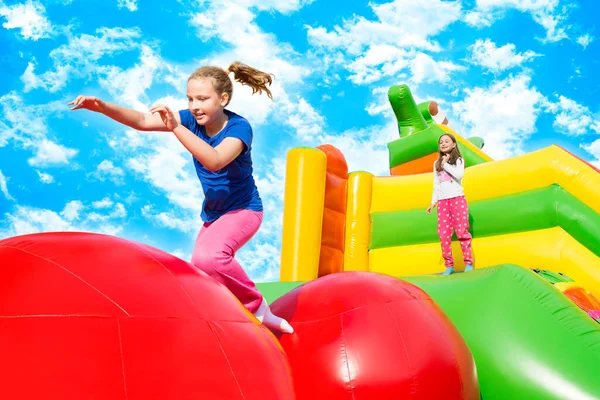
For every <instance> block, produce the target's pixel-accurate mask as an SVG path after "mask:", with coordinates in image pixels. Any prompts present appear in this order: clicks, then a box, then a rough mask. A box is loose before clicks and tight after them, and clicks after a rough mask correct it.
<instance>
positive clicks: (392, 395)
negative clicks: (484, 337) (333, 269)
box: [272, 272, 480, 400]
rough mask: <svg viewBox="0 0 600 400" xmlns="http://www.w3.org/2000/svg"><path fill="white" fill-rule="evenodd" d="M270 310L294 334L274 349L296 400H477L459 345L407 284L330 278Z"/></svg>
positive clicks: (366, 276)
mask: <svg viewBox="0 0 600 400" xmlns="http://www.w3.org/2000/svg"><path fill="white" fill-rule="evenodd" d="M458 295H460V294H458V293H457V296H458ZM272 310H273V312H274V313H275V314H276V315H279V316H281V317H283V318H286V319H287V320H288V321H290V323H291V324H292V326H293V327H294V329H295V333H294V334H293V335H283V336H281V338H280V341H281V344H282V345H283V348H284V349H285V351H286V353H287V355H288V358H289V362H290V365H291V367H292V375H293V378H294V385H295V389H296V398H297V399H298V400H318V399H324V400H325V399H340V400H343V399H349V400H350V399H352V400H364V399H369V400H371V399H377V400H384V399H412V400H415V399H420V400H431V399H444V400H459V399H460V400H463V399H464V400H479V398H480V396H479V385H478V382H477V376H476V370H475V362H474V360H473V356H472V355H471V352H470V350H469V348H468V347H467V345H466V343H465V341H464V340H463V338H462V336H461V335H460V333H459V332H458V330H457V329H456V328H455V327H454V325H453V324H452V322H451V321H450V320H449V319H448V318H447V317H446V314H444V312H443V311H442V310H441V309H440V308H439V307H438V305H437V304H436V303H434V301H433V300H432V299H431V298H430V297H429V296H428V295H427V293H425V292H424V291H423V290H421V289H419V288H418V287H416V286H414V285H412V284H411V283H408V282H405V281H402V280H400V279H396V278H393V277H390V276H386V275H380V274H376V273H368V272H343V273H337V274H331V275H327V276H325V277H322V278H319V279H317V280H314V281H311V282H308V283H306V284H304V285H302V286H299V287H297V288H296V289H294V290H292V291H291V292H289V293H287V294H285V295H284V296H282V297H281V298H279V299H277V300H276V301H275V302H273V304H272Z"/></svg>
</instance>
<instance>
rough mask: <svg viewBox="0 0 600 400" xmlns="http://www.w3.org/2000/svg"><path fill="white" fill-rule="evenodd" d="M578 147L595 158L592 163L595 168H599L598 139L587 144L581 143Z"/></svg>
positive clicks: (599, 140) (599, 141)
mask: <svg viewBox="0 0 600 400" xmlns="http://www.w3.org/2000/svg"><path fill="white" fill-rule="evenodd" d="M599 128H600V126H599ZM599 133H600V129H599ZM580 147H581V148H582V149H584V150H585V151H587V152H588V153H590V154H591V155H592V156H593V157H594V158H595V160H594V161H592V164H593V165H594V166H596V168H600V139H596V141H594V142H592V143H589V144H581V145H580Z"/></svg>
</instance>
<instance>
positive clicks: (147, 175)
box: [0, 0, 600, 281]
mask: <svg viewBox="0 0 600 400" xmlns="http://www.w3.org/2000/svg"><path fill="white" fill-rule="evenodd" d="M339 4H340V3H339V2H338V1H337V0H331V1H330V0H314V1H311V0H196V1H191V0H190V1H188V0H180V1H160V2H158V1H151V0H145V1H141V0H102V1H99V0H86V1H82V0H47V1H43V2H40V1H35V0H29V1H22V0H19V1H6V0H0V23H1V24H2V28H0V46H1V48H2V49H3V50H2V55H1V57H0V71H1V72H2V79H1V80H0V110H1V112H0V238H5V237H9V236H14V235H18V234H24V233H30V232H40V231H56V230H80V231H81V230H83V231H92V232H103V233H108V234H112V235H117V236H120V237H125V238H128V239H132V240H136V241H140V242H143V243H147V244H150V245H152V246H155V247H158V248H160V249H162V250H165V251H168V252H171V253H173V254H176V255H178V256H181V257H183V258H185V259H189V255H190V253H191V250H192V247H193V242H194V238H195V235H196V234H197V231H198V229H199V227H200V224H201V222H200V218H199V213H200V207H201V204H202V197H203V195H202V192H201V188H200V185H199V182H198V181H197V178H196V176H195V173H194V168H193V165H192V160H191V156H190V155H189V154H188V153H187V152H186V150H185V149H184V148H183V147H182V146H181V145H180V144H179V142H178V141H177V140H176V139H175V138H174V137H173V136H172V135H171V134H168V133H142V132H135V131H132V130H130V129H128V128H126V127H123V126H121V125H119V124H117V123H115V122H113V121H111V120H109V119H107V118H106V117H104V116H101V115H97V114H93V113H90V112H87V111H76V112H72V111H69V109H68V107H67V102H68V101H70V100H72V99H73V98H75V97H76V96H77V95H78V94H87V95H96V96H99V97H101V98H102V99H104V100H106V101H110V102H114V103H118V104H120V105H124V106H128V107H132V108H135V109H137V110H140V111H146V110H148V109H149V108H150V107H151V106H152V105H153V104H154V103H157V102H163V103H167V104H169V105H171V106H173V107H175V108H185V107H186V104H187V103H186V100H185V83H186V79H187V76H188V75H189V74H190V73H191V72H192V71H193V70H194V69H195V68H197V67H198V66H200V65H204V64H215V65H220V66H222V67H226V66H227V65H229V63H230V62H231V61H233V60H240V61H243V62H245V63H247V64H249V65H252V66H255V67H257V68H259V69H262V70H264V71H268V72H272V73H274V74H275V76H276V78H275V81H274V85H273V88H272V90H273V94H274V101H271V100H269V99H268V98H267V97H266V96H256V95H255V96H251V95H250V94H251V92H250V91H249V90H248V89H247V88H245V87H240V86H238V85H236V86H235V89H234V96H233V102H232V104H231V105H230V107H229V108H230V109H231V110H233V111H236V112H238V113H240V114H242V115H244V116H245V117H246V118H248V119H249V120H250V122H251V123H252V124H253V128H254V133H255V143H254V152H253V157H254V165H255V176H256V179H257V182H258V185H259V191H260V193H261V196H262V198H263V201H264V204H265V221H264V223H263V225H262V227H261V229H260V231H259V233H258V234H257V235H256V236H255V237H254V238H253V239H252V241H251V242H249V243H248V245H247V246H246V247H245V248H244V249H243V250H242V251H240V252H239V255H238V257H239V258H240V260H241V262H242V263H243V265H244V267H245V268H246V269H247V270H248V272H249V274H250V276H251V277H252V278H254V279H256V280H261V281H265V280H267V281H268V280H277V279H278V269H279V249H280V238H281V218H282V207H283V204H282V198H283V184H284V174H285V156H286V152H287V151H288V150H289V149H291V148H293V147H296V146H316V145H319V144H322V143H331V144H333V145H335V146H337V147H339V148H340V149H341V150H342V151H343V152H344V154H345V155H346V157H347V160H348V163H349V166H350V169H351V170H368V171H371V172H373V173H376V174H380V175H385V174H388V165H387V148H386V143H387V142H389V141H391V140H393V139H395V138H397V137H398V134H397V127H396V124H395V120H394V117H393V113H392V112H391V109H390V107H389V105H388V102H387V96H386V93H387V89H388V88H389V86H390V85H395V84H400V83H407V84H409V86H410V87H411V90H412V91H413V94H414V95H415V97H416V98H417V100H418V101H422V100H426V99H435V100H437V101H438V102H439V103H440V104H441V107H442V109H443V111H444V112H445V113H446V114H447V115H448V119H449V121H450V125H451V126H452V127H453V128H454V129H455V130H456V131H458V132H459V133H461V134H463V135H464V136H467V137H469V136H475V135H476V136H481V137H483V138H484V139H485V141H486V146H485V149H484V150H485V151H487V153H488V154H490V155H491V156H492V157H494V158H496V159H502V158H507V157H511V156H514V155H517V154H521V153H525V152H529V151H533V150H536V149H540V148H543V147H546V146H549V145H551V144H553V143H556V144H559V145H561V146H563V147H565V148H567V149H568V150H569V151H572V152H573V153H575V154H577V155H578V156H580V157H582V158H584V159H586V160H588V161H590V162H593V163H595V164H596V165H600V161H599V160H600V122H599V119H600V118H599V116H600V101H599V100H598V98H599V94H600V93H599V92H600V89H599V85H598V83H597V76H595V74H594V71H597V70H599V68H600V66H599V65H598V64H599V60H600V57H598V54H600V44H599V40H598V37H599V35H600V32H598V28H597V24H596V23H595V21H594V19H595V16H597V15H598V14H599V13H600V3H598V2H597V1H595V0H585V1H564V0H476V1H473V0H471V1H440V0H413V1H405V0H396V1H388V2H386V1H371V2H368V3H367V2H345V6H344V7H343V8H341V7H340V6H339ZM492 184H493V183H492Z"/></svg>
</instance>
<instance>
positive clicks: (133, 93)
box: [98, 45, 164, 111]
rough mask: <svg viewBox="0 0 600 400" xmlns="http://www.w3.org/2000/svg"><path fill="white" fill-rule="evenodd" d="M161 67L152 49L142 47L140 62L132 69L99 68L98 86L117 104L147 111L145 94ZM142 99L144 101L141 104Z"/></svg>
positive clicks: (162, 64) (160, 62)
mask: <svg viewBox="0 0 600 400" xmlns="http://www.w3.org/2000/svg"><path fill="white" fill-rule="evenodd" d="M163 67H164V63H163V61H162V59H161V58H160V56H159V55H158V54H156V52H155V51H154V50H153V49H152V48H150V47H148V46H146V45H142V46H141V54H140V61H139V63H138V64H136V65H135V66H133V67H132V68H129V69H127V70H122V69H121V68H120V67H117V66H108V67H99V68H98V72H99V75H100V76H101V78H100V81H99V82H100V86H102V87H103V88H104V89H105V90H106V91H108V93H110V95H111V96H112V97H113V98H115V99H116V100H117V101H118V102H119V103H122V104H126V105H127V107H131V108H133V109H135V110H138V111H147V110H148V107H147V103H148V101H147V99H146V98H145V96H144V95H145V92H146V90H148V89H149V88H150V86H152V83H153V81H154V80H155V79H156V76H157V75H158V74H157V73H158V72H159V71H160V70H161V69H163ZM142 99H143V100H146V101H145V102H142V101H141V100H142Z"/></svg>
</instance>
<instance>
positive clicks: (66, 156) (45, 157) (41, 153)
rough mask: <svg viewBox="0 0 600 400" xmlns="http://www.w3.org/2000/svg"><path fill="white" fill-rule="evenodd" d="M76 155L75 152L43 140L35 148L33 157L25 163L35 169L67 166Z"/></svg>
mask: <svg viewBox="0 0 600 400" xmlns="http://www.w3.org/2000/svg"><path fill="white" fill-rule="evenodd" d="M76 154H77V150H74V149H70V148H68V147H65V146H62V145H60V144H57V143H54V142H52V141H50V140H48V139H43V140H42V141H41V143H39V144H38V146H37V152H36V155H35V157H32V158H30V159H29V160H27V162H28V163H29V165H32V166H36V167H46V166H50V165H61V164H69V161H70V159H71V158H73V157H75V155H76Z"/></svg>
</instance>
